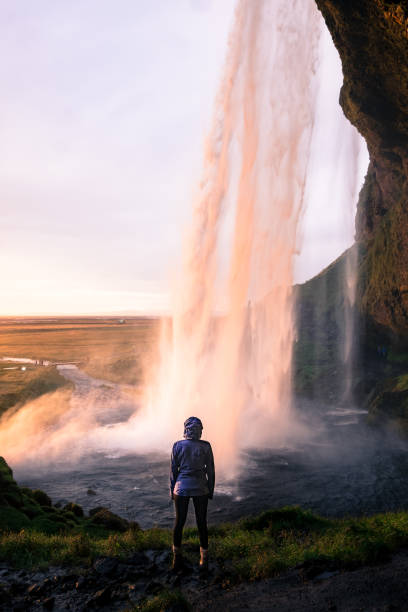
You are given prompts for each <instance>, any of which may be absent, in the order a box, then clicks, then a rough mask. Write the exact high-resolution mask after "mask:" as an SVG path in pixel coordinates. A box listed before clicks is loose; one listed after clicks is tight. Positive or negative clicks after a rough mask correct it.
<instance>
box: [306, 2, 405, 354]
mask: <svg viewBox="0 0 408 612" xmlns="http://www.w3.org/2000/svg"><path fill="white" fill-rule="evenodd" d="M316 3H317V6H318V8H319V9H320V11H321V12H322V14H323V17H324V19H325V21H326V24H327V26H328V28H329V30H330V32H331V35H332V38H333V41H334V44H335V45H336V47H337V50H338V52H339V54H340V58H341V61H342V65H343V75H344V82H343V87H342V89H341V94H340V104H341V106H342V108H343V111H344V113H345V115H346V117H347V118H348V119H349V120H350V121H351V123H353V124H354V125H355V126H356V127H357V129H358V130H359V132H360V133H361V134H362V136H363V137H364V138H365V140H366V142H367V146H368V150H369V154H370V165H369V169H368V173H367V176H366V180H365V184H364V187H363V189H362V191H361V193H360V199H359V203H358V211H357V218H356V240H357V242H358V243H359V246H360V254H361V257H360V264H359V285H358V306H359V310H360V312H361V314H362V315H363V316H364V317H366V319H367V320H369V321H371V322H372V323H373V324H374V326H376V327H377V328H378V329H379V330H381V331H382V332H385V333H386V334H388V336H389V337H392V338H393V340H394V341H395V340H398V342H399V343H401V342H402V343H403V344H407V343H408V180H407V174H408V3H407V2H406V1H405V2H403V3H394V2H386V1H385V0H359V1H358V2H356V1H355V0H316Z"/></svg>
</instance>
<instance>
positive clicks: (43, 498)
mask: <svg viewBox="0 0 408 612" xmlns="http://www.w3.org/2000/svg"><path fill="white" fill-rule="evenodd" d="M32 497H33V499H34V500H35V501H36V502H37V503H38V504H40V506H48V507H51V506H52V502H51V498H50V497H49V496H48V495H47V494H46V493H44V491H41V489H34V490H33V491H32Z"/></svg>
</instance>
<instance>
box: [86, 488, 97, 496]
mask: <svg viewBox="0 0 408 612" xmlns="http://www.w3.org/2000/svg"><path fill="white" fill-rule="evenodd" d="M86 494H87V495H96V491H94V490H93V489H88V490H87V492H86Z"/></svg>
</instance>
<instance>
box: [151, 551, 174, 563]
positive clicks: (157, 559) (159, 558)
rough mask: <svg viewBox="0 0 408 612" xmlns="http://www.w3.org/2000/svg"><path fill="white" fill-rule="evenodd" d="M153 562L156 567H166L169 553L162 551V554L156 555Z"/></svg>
mask: <svg viewBox="0 0 408 612" xmlns="http://www.w3.org/2000/svg"><path fill="white" fill-rule="evenodd" d="M154 561H155V563H156V564H157V565H165V564H166V565H168V563H169V561H170V551H168V550H164V551H163V552H160V553H158V554H156V556H155V559H154Z"/></svg>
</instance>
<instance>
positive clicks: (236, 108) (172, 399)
mask: <svg viewBox="0 0 408 612" xmlns="http://www.w3.org/2000/svg"><path fill="white" fill-rule="evenodd" d="M320 25H321V20H320V16H319V13H318V11H317V9H316V6H315V3H314V2H313V1H312V0H290V1H288V0H274V2H270V0H240V2H239V4H238V6H237V9H236V14H235V21H234V25H233V28H232V32H231V35H230V40H229V51H228V57H227V60H226V65H225V69H224V75H223V78H222V81H221V85H220V89H219V93H218V96H217V99H216V104H215V111H214V119H213V124H212V128H211V130H210V133H209V136H208V139H207V142H206V146H205V154H204V169H203V176H202V180H201V182H200V185H199V187H198V189H197V194H196V200H195V203H194V211H193V219H192V223H191V229H190V232H189V236H188V239H187V240H186V247H185V253H184V259H183V264H182V269H181V271H180V275H179V279H178V282H177V284H176V288H175V301H174V310H173V316H172V319H171V321H167V322H166V323H165V324H164V328H163V333H162V338H161V345H160V355H159V361H158V364H157V367H156V368H155V369H154V371H153V372H152V375H151V380H150V385H149V394H148V397H146V401H145V409H144V411H142V413H141V417H142V418H143V419H144V420H145V421H146V419H147V420H148V421H150V424H151V425H152V422H154V423H156V424H158V423H159V424H160V425H159V428H160V432H161V433H160V435H162V436H164V437H167V440H168V439H169V438H168V436H173V437H174V438H177V437H179V436H180V433H181V432H182V423H183V421H184V420H185V419H186V418H187V417H189V416H190V415H196V416H199V417H200V418H201V419H202V421H203V424H204V434H203V437H205V438H208V439H209V440H211V442H212V444H213V446H214V449H215V453H216V458H217V462H218V465H219V466H223V467H224V468H231V466H233V465H234V464H235V462H236V458H237V452H238V449H239V448H240V447H241V446H242V445H243V444H249V443H256V444H267V443H271V442H272V441H275V442H276V441H278V440H279V439H281V440H282V439H283V437H284V436H285V435H286V432H287V429H288V427H289V426H290V422H289V417H290V398H291V392H290V386H291V356H292V343H293V336H294V329H293V327H294V326H293V317H292V303H291V292H292V285H293V257H294V254H295V252H296V248H297V238H298V227H299V220H300V218H301V214H302V204H303V198H304V190H305V180H306V174H307V167H308V160H309V153H310V142H311V135H312V130H313V123H314V109H315V96H316V78H315V69H316V62H317V46H318V38H319V31H320ZM145 424H146V423H145ZM148 430H151V429H150V427H148Z"/></svg>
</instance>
